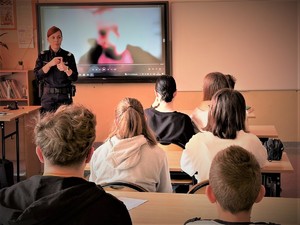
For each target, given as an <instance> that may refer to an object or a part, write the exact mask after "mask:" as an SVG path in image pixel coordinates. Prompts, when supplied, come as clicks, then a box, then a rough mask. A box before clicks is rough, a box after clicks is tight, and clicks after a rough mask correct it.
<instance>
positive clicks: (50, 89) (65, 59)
mask: <svg viewBox="0 0 300 225" xmlns="http://www.w3.org/2000/svg"><path fill="white" fill-rule="evenodd" d="M47 40H48V42H49V45H50V46H49V50H45V51H42V52H41V53H39V55H38V58H37V60H36V63H35V68H34V73H35V76H36V79H37V81H38V82H39V85H40V87H39V92H40V93H39V97H40V98H41V105H42V108H41V112H42V113H44V112H49V111H55V110H56V109H57V108H58V107H59V106H60V105H64V104H67V105H68V104H72V102H73V98H72V97H73V96H74V94H75V90H74V87H75V86H72V82H75V81H77V79H78V71H77V67H76V62H75V57H74V55H73V54H72V53H71V52H68V51H66V50H64V49H62V48H61V43H62V40H63V36H62V31H61V29H60V28H58V27H56V26H52V27H50V28H49V30H48V32H47Z"/></svg>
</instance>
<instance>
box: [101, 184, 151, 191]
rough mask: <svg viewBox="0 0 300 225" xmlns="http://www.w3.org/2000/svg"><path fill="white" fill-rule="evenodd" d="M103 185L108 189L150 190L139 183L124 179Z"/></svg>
mask: <svg viewBox="0 0 300 225" xmlns="http://www.w3.org/2000/svg"><path fill="white" fill-rule="evenodd" d="M101 187H102V188H103V189H104V190H106V191H116V190H117V191H138V192H148V191H147V190H146V189H145V188H143V187H142V186H140V185H138V184H134V183H131V182H124V181H116V182H109V183H104V184H101Z"/></svg>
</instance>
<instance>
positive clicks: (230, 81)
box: [225, 74, 236, 89]
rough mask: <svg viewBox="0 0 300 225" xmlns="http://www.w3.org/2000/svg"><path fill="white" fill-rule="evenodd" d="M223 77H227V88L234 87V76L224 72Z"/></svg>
mask: <svg viewBox="0 0 300 225" xmlns="http://www.w3.org/2000/svg"><path fill="white" fill-rule="evenodd" d="M225 77H226V79H227V82H228V85H229V88H232V89H234V86H235V82H236V78H235V77H234V76H232V75H230V74H226V75H225Z"/></svg>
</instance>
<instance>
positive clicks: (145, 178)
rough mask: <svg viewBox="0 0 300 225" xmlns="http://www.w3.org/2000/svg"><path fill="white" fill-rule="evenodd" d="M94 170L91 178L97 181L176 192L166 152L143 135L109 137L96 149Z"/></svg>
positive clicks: (153, 190)
mask: <svg viewBox="0 0 300 225" xmlns="http://www.w3.org/2000/svg"><path fill="white" fill-rule="evenodd" d="M90 169H91V174H90V178H89V180H90V181H93V182H95V183H96V184H103V183H108V182H114V181H126V182H132V183H135V184H138V185H140V186H142V187H144V188H145V189H147V190H148V191H151V192H172V185H171V180H170V172H169V167H168V161H167V156H166V153H165V152H164V151H163V150H162V149H160V148H159V147H158V146H157V145H156V146H153V147H152V146H150V145H149V144H148V142H147V140H146V138H145V137H144V136H143V135H139V136H136V137H133V138H126V139H121V140H120V139H118V138H117V137H115V136H114V137H112V138H110V139H108V140H107V141H106V142H105V143H103V144H102V145H101V146H100V147H99V148H97V149H96V151H95V152H94V154H93V156H92V159H91V162H90Z"/></svg>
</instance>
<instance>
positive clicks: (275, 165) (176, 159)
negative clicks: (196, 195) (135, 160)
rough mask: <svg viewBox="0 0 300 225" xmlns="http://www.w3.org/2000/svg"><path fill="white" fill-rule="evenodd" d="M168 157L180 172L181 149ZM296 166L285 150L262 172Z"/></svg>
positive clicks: (170, 166) (285, 169)
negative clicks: (278, 159)
mask: <svg viewBox="0 0 300 225" xmlns="http://www.w3.org/2000/svg"><path fill="white" fill-rule="evenodd" d="M166 153H167V157H168V164H169V170H170V172H172V171H173V172H180V171H182V170H181V167H180V158H181V154H182V152H181V151H167V152H166ZM85 170H86V171H89V170H90V165H89V164H87V165H86V167H85ZM293 171H294V168H293V166H292V164H291V162H290V160H289V157H288V156H287V154H286V152H283V154H282V158H281V160H280V161H272V162H267V164H266V165H265V166H264V167H263V168H262V169H261V172H262V173H286V172H293Z"/></svg>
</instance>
